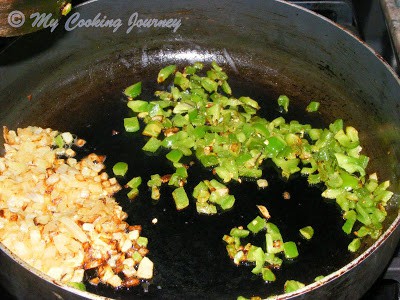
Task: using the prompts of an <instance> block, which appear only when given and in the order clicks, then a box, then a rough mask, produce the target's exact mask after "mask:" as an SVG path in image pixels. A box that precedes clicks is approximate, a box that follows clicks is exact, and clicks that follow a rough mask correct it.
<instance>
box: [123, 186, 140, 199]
mask: <svg viewBox="0 0 400 300" xmlns="http://www.w3.org/2000/svg"><path fill="white" fill-rule="evenodd" d="M126 195H127V196H128V198H129V199H130V200H133V199H135V198H136V197H137V196H138V195H139V190H138V189H137V188H133V189H131V190H130V191H129V192H128V194H126Z"/></svg>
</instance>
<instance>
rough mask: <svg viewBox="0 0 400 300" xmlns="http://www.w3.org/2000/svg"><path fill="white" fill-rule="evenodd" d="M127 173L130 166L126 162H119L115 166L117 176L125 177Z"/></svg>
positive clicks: (114, 170)
mask: <svg viewBox="0 0 400 300" xmlns="http://www.w3.org/2000/svg"><path fill="white" fill-rule="evenodd" d="M126 172H128V164H127V163H125V162H117V163H116V164H115V165H114V166H113V173H114V174H115V176H125V174H126Z"/></svg>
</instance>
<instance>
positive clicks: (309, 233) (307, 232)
mask: <svg viewBox="0 0 400 300" xmlns="http://www.w3.org/2000/svg"><path fill="white" fill-rule="evenodd" d="M300 234H301V235H302V236H303V237H304V238H305V239H307V240H311V238H312V237H313V235H314V228H312V227H311V226H306V227H303V228H301V229H300Z"/></svg>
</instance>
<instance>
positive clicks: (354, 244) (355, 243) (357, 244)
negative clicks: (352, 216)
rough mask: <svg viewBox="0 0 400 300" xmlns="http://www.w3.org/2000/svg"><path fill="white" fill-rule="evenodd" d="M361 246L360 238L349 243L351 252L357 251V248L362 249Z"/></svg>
mask: <svg viewBox="0 0 400 300" xmlns="http://www.w3.org/2000/svg"><path fill="white" fill-rule="evenodd" d="M360 246H361V241H360V239H359V238H355V239H354V240H352V241H351V243H350V244H349V246H348V249H349V251H350V252H357V250H358V249H360Z"/></svg>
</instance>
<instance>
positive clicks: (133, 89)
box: [124, 82, 142, 98]
mask: <svg viewBox="0 0 400 300" xmlns="http://www.w3.org/2000/svg"><path fill="white" fill-rule="evenodd" d="M141 93H142V83H141V82H137V83H135V84H133V85H131V86H128V87H127V88H126V89H125V91H124V94H125V95H126V96H128V97H131V98H136V97H137V96H139V95H140V94H141Z"/></svg>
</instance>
